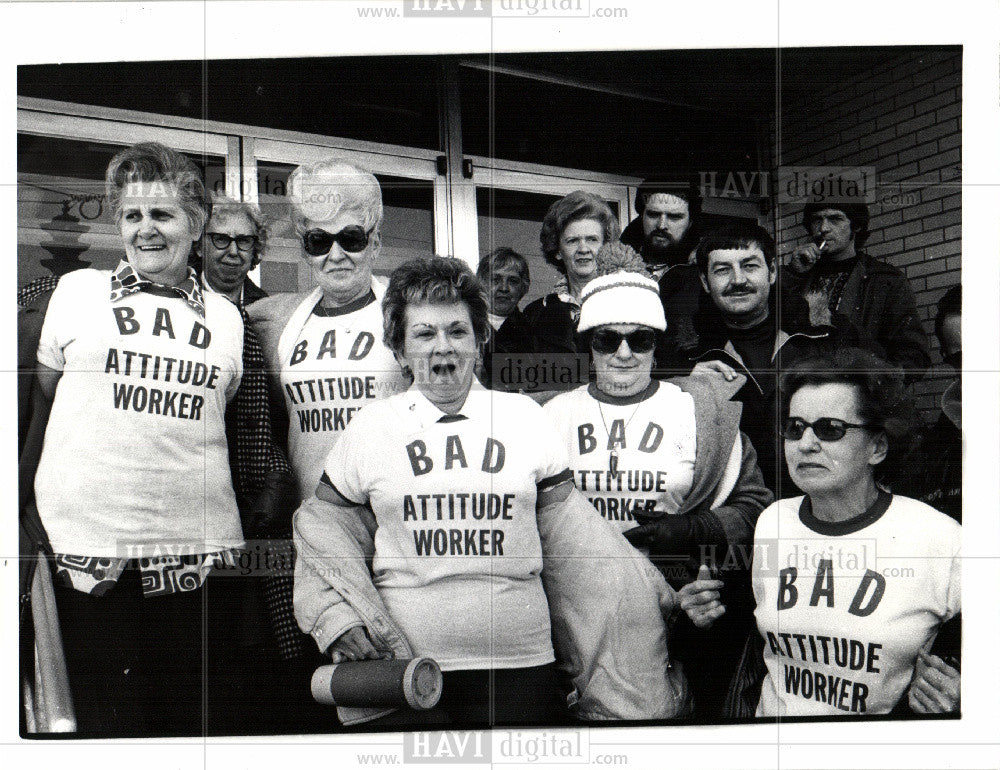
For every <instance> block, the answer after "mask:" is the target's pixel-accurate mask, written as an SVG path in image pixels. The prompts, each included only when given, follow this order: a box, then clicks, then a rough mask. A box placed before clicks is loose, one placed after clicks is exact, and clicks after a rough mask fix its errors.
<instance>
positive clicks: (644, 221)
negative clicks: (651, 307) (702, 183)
mask: <svg viewBox="0 0 1000 770" xmlns="http://www.w3.org/2000/svg"><path fill="white" fill-rule="evenodd" d="M635 210H636V213H638V215H639V216H638V217H636V218H635V219H634V220H632V222H631V223H630V224H629V226H628V227H626V228H625V231H624V232H623V233H622V238H621V240H622V243H626V244H628V245H629V246H631V247H632V248H634V249H635V250H636V251H638V252H639V254H640V255H642V259H643V261H644V262H645V263H646V268H647V269H648V270H649V272H650V274H651V275H652V276H653V277H654V278H655V279H656V280H657V281H658V282H659V284H660V301H661V302H662V303H663V311H664V314H665V315H666V318H667V332H666V334H665V335H664V337H663V341H662V343H661V344H660V345H659V346H658V347H657V350H656V353H655V358H656V369H657V370H659V371H660V372H664V370H666V373H668V374H669V373H674V372H675V371H676V370H682V369H683V368H684V364H683V362H684V358H685V356H684V354H683V352H682V351H685V350H687V349H690V348H691V347H692V346H693V345H694V344H695V343H696V341H697V340H696V337H695V333H694V329H693V327H692V316H693V315H694V314H695V311H696V310H697V309H698V295H699V293H700V287H699V283H698V270H697V269H696V268H695V266H694V265H693V264H692V261H693V259H692V257H693V253H694V249H695V247H696V246H697V245H698V226H697V225H698V221H697V220H698V216H699V215H700V213H701V192H700V191H699V189H698V185H697V183H696V181H694V180H683V181H679V180H668V179H664V178H660V177H651V178H649V179H647V180H646V181H645V182H643V183H642V184H641V185H640V186H639V190H638V193H637V195H636V199H635Z"/></svg>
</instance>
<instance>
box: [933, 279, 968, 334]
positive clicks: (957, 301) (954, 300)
mask: <svg viewBox="0 0 1000 770" xmlns="http://www.w3.org/2000/svg"><path fill="white" fill-rule="evenodd" d="M953 315H958V316H960V315H962V285H961V284H959V285H957V286H952V287H951V288H950V289H948V291H946V292H945V293H944V295H943V296H942V297H941V299H939V300H938V304H937V315H936V316H934V335H935V336H936V337H937V338H938V342H940V343H941V344H942V345H943V344H944V339H943V337H944V322H945V321H946V320H947V319H948V316H953Z"/></svg>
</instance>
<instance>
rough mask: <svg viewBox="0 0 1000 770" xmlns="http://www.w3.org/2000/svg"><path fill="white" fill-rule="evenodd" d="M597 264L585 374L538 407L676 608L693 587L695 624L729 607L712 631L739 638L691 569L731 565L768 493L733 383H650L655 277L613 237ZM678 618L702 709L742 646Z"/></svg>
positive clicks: (584, 325)
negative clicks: (671, 593)
mask: <svg viewBox="0 0 1000 770" xmlns="http://www.w3.org/2000/svg"><path fill="white" fill-rule="evenodd" d="M597 272H598V273H599V275H598V277H596V278H594V279H592V280H591V281H590V282H589V283H587V285H586V286H585V287H584V289H583V291H582V300H583V302H582V307H581V310H580V321H579V325H578V331H579V333H580V335H581V338H582V339H584V340H585V341H586V343H587V345H588V347H589V349H590V351H591V356H592V359H593V368H594V381H593V382H591V383H590V384H588V385H584V386H583V387H580V388H577V389H576V390H573V391H570V392H569V393H564V394H561V395H559V396H556V397H555V398H554V399H552V400H551V401H550V402H549V403H547V404H546V405H545V410H546V412H548V414H549V415H550V416H551V417H552V419H553V420H554V422H555V423H556V426H557V428H558V430H559V433H560V435H561V436H562V437H563V440H564V441H565V443H566V448H567V450H568V451H569V456H570V469H571V470H572V471H573V473H574V479H575V481H576V484H577V487H578V488H579V489H580V490H581V491H582V492H583V494H584V495H585V496H586V497H587V498H588V499H589V500H590V502H591V503H592V504H593V505H594V506H595V508H597V510H598V511H599V512H600V514H601V515H602V516H603V517H604V519H606V520H607V522H608V524H609V525H611V526H612V527H614V528H615V529H618V530H619V531H621V532H623V533H624V535H625V537H626V538H627V539H628V540H629V541H630V542H631V543H632V544H633V545H634V546H636V547H637V548H639V549H640V550H641V551H642V552H643V553H644V554H647V555H649V557H650V558H651V559H652V560H653V562H654V563H656V564H657V566H659V567H660V568H661V570H662V571H663V572H664V573H665V575H666V577H667V580H668V581H669V582H670V583H671V584H673V585H674V587H675V588H679V589H681V607H683V608H684V609H685V610H687V609H688V606H689V605H688V601H689V594H698V598H699V599H700V600H701V601H699V602H695V603H693V604H691V605H690V606H692V607H693V608H696V613H695V614H694V615H692V618H691V619H692V620H693V621H694V623H695V625H697V626H699V627H703V626H706V625H711V624H712V623H713V622H714V621H715V620H716V619H718V618H720V617H721V616H722V613H723V612H724V609H723V604H728V605H729V606H730V612H729V615H727V617H726V618H725V620H724V621H722V622H721V623H720V627H718V628H716V629H713V632H712V637H713V639H722V638H727V637H730V636H737V637H738V633H740V631H741V632H742V634H743V636H744V637H745V636H746V634H747V633H748V632H749V630H750V628H751V626H752V619H751V617H750V612H749V609H747V610H746V611H745V612H743V613H742V618H740V617H737V618H736V619H735V620H734V619H733V615H734V614H735V615H736V616H740V615H741V613H738V612H737V613H733V612H732V607H733V606H734V600H733V599H732V598H730V597H728V596H725V595H722V594H721V591H720V589H721V588H722V587H723V584H722V583H720V582H719V581H718V580H709V579H707V575H706V574H705V573H704V571H702V572H701V575H699V571H700V570H699V568H700V565H702V564H705V565H707V566H710V567H712V568H715V567H721V566H722V565H723V564H725V563H726V562H727V561H732V559H731V558H729V557H727V554H733V553H736V552H737V551H739V550H740V549H743V550H748V549H749V547H750V541H751V536H752V533H753V528H754V524H755V522H756V520H757V516H758V515H759V514H760V512H761V511H762V510H763V508H764V506H766V505H767V504H768V503H769V502H771V500H772V499H773V498H772V496H771V494H770V492H769V491H768V490H767V489H766V488H765V487H764V485H763V478H762V476H761V473H760V470H759V469H758V468H757V463H756V455H755V454H754V450H753V447H752V446H751V445H750V443H749V441H747V439H746V437H745V436H743V435H742V434H741V433H740V430H739V420H740V409H741V407H740V404H739V403H737V402H734V401H732V400H731V395H732V393H733V392H735V389H736V388H738V387H739V385H738V384H737V385H735V386H734V385H730V384H728V383H726V382H725V381H724V380H723V379H722V378H721V377H719V378H716V377H706V376H696V377H687V378H681V379H678V380H673V381H659V380H654V379H652V367H653V350H654V349H655V347H656V343H657V340H658V338H659V337H660V336H661V335H662V334H663V331H664V330H665V328H666V320H665V318H664V314H663V305H662V304H661V303H660V297H659V288H658V286H657V284H656V282H655V281H654V280H652V279H651V278H650V277H649V276H648V275H647V274H646V271H645V267H644V265H643V263H642V259H641V257H639V255H638V254H636V253H635V252H634V251H633V250H632V249H630V248H629V247H625V246H622V245H621V244H617V245H609V246H605V247H604V248H602V249H601V251H600V253H599V256H598V268H597ZM724 577H725V576H724ZM730 582H731V581H728V580H727V581H726V583H727V585H729V583H730ZM736 585H737V584H736V583H735V581H732V588H733V589H735V588H736ZM682 586H684V588H682ZM727 590H729V589H727ZM744 590H746V589H744ZM743 604H746V602H743ZM734 624H735V625H737V626H739V629H740V630H739V631H738V630H736V629H733V628H732V626H733V625H734ZM679 626H683V627H684V630H682V631H680V636H681V637H683V638H681V639H678V638H676V637H675V641H677V644H676V645H675V648H672V651H673V650H674V649H676V652H677V653H678V654H679V655H680V656H681V657H686V658H687V660H685V664H686V666H687V670H688V674H689V677H688V678H689V681H690V684H691V689H692V691H693V693H694V698H695V704H696V707H697V709H698V711H697V715H699V716H705V717H709V716H713V715H714V714H713V713H712V712H713V709H714V708H715V707H714V706H713V693H715V692H721V691H722V690H724V687H725V683H726V682H727V681H728V678H729V672H731V670H732V668H733V667H734V666H735V664H736V660H737V659H738V657H739V651H740V647H741V644H742V643H741V641H738V642H737V643H736V644H735V645H730V646H732V647H733V649H731V650H723V649H722V648H721V647H720V646H719V645H716V644H712V642H713V639H709V640H705V639H704V638H703V636H702V634H701V633H700V632H698V631H696V630H695V629H693V628H691V627H690V626H689V625H687V622H686V621H684V622H683V623H680V624H679ZM684 646H687V647H688V650H687V651H685V650H683V649H681V648H682V647H684ZM710 648H711V651H709V649H710ZM691 650H697V655H694V654H692V652H691ZM685 652H686V655H685ZM702 653H705V654H702ZM695 658H698V660H695ZM702 662H703V663H704V665H701V663H702ZM718 705H719V706H721V701H720V703H719V704H718Z"/></svg>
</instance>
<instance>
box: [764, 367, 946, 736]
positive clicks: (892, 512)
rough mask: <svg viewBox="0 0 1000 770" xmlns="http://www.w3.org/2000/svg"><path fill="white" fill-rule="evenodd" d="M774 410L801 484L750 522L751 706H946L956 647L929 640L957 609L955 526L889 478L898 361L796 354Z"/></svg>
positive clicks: (827, 710) (900, 438) (905, 437)
mask: <svg viewBox="0 0 1000 770" xmlns="http://www.w3.org/2000/svg"><path fill="white" fill-rule="evenodd" d="M782 411H783V425H782V435H783V437H784V440H785V458H786V461H787V463H788V470H789V473H790V474H791V477H792V480H793V481H794V482H795V483H796V484H797V485H798V487H799V488H800V489H802V490H803V491H804V492H805V495H804V496H802V497H794V498H788V499H785V500H779V501H778V502H776V503H774V504H773V505H772V506H770V507H769V508H768V509H767V510H766V511H764V512H763V513H762V514H761V516H760V520H759V521H758V522H757V530H756V533H755V544H754V545H755V547H754V563H753V591H754V598H755V599H756V602H757V610H756V617H757V627H758V629H759V632H760V641H761V642H762V643H763V660H764V664H765V666H766V670H767V672H766V676H765V677H764V681H763V686H762V689H761V693H760V699H759V701H758V704H757V716H762V717H776V716H841V715H843V716H849V715H853V716H856V715H864V714H885V713H889V712H891V711H893V710H894V709H895V708H896V706H897V704H900V705H904V704H905V705H909V707H910V708H911V709H912V710H913V711H916V712H917V713H944V712H952V711H956V710H957V709H958V706H959V694H960V693H959V685H960V677H959V672H958V669H957V668H956V666H957V665H958V663H957V655H958V650H957V649H954V650H944V649H940V650H939V651H940V652H941V654H942V655H943V656H944V657H943V658H942V657H939V656H938V655H935V654H931V646H932V644H934V642H935V637H936V636H937V635H938V632H939V629H940V628H941V626H942V624H944V623H945V622H946V621H948V620H951V619H952V618H956V617H957V616H958V614H959V612H960V611H961V589H960V583H959V577H960V572H959V569H960V568H959V558H960V553H959V549H960V545H961V527H960V525H959V524H957V523H956V522H955V521H954V520H952V519H951V518H949V517H948V516H946V515H944V514H942V513H939V512H938V511H936V510H934V509H933V508H931V507H930V506H927V505H924V504H923V503H920V502H918V501H916V500H912V499H910V498H907V497H902V496H901V495H893V494H890V492H889V491H888V486H887V484H888V483H890V482H891V481H892V479H893V475H894V473H895V472H896V471H897V470H898V469H899V466H900V465H901V459H902V456H903V455H904V453H905V451H906V449H907V448H908V446H909V443H910V442H909V439H910V438H911V429H912V426H913V419H912V415H913V408H912V404H911V403H910V401H909V399H908V398H907V397H906V395H905V391H904V390H903V375H902V372H901V371H899V370H897V369H894V368H892V367H890V366H889V365H888V364H886V363H885V362H884V361H881V360H879V359H877V358H875V357H874V356H873V355H871V354H869V353H866V352H864V351H861V350H857V349H853V348H845V349H843V350H840V351H838V352H837V353H835V354H833V355H830V356H824V357H818V358H813V359H810V360H806V361H802V362H800V363H799V364H797V365H796V366H795V367H793V368H792V369H791V370H790V371H788V372H787V373H786V374H785V375H784V377H783V378H782ZM956 623H957V621H956ZM942 636H944V635H942ZM951 654H954V656H956V658H955V659H951V660H948V661H947V662H946V660H945V659H946V658H949V656H950V655H951ZM901 702H902V703H901Z"/></svg>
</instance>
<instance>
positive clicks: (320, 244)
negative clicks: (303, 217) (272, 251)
mask: <svg viewBox="0 0 1000 770" xmlns="http://www.w3.org/2000/svg"><path fill="white" fill-rule="evenodd" d="M370 235H371V232H370V231H369V232H366V231H365V229H364V228H363V227H362V226H361V225H348V226H347V227H345V228H344V229H343V230H341V231H340V232H339V233H328V232H327V231H326V230H320V229H318V228H317V229H315V230H306V231H305V232H304V233H302V248H304V249H305V251H306V254H308V255H309V256H310V257H322V256H323V255H324V254H329V253H330V249H332V248H333V244H334V243H339V244H340V248H342V249H343V250H344V251H348V252H351V253H352V254H356V253H357V252H359V251H364V250H365V247H366V246H367V245H368V238H369V236H370Z"/></svg>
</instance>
